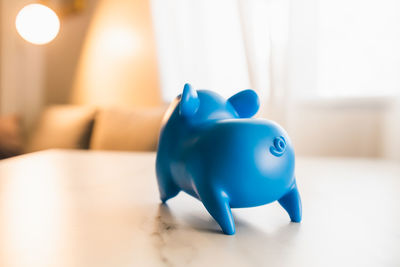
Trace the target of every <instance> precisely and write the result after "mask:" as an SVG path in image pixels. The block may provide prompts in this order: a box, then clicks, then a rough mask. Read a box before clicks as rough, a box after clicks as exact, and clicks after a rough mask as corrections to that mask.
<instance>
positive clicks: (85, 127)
mask: <svg viewBox="0 0 400 267" xmlns="http://www.w3.org/2000/svg"><path fill="white" fill-rule="evenodd" d="M165 110H166V108H164V107H160V108H94V107H85V106H74V105H58V106H51V107H48V108H47V109H45V110H44V111H43V113H42V114H41V116H40V118H39V120H38V122H37V123H36V124H35V126H34V128H33V130H32V131H31V133H30V134H28V135H27V137H26V138H25V139H23V138H21V134H20V131H19V130H18V123H19V122H18V119H17V118H14V117H11V116H10V117H5V118H0V158H6V157H10V156H15V155H18V154H21V153H24V152H25V153H26V152H35V151H40V150H45V149H51V148H62V149H94V150H124V151H155V150H156V148H157V142H158V135H159V132H160V127H161V121H162V117H163V115H164V112H165Z"/></svg>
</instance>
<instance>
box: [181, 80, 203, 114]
mask: <svg viewBox="0 0 400 267" xmlns="http://www.w3.org/2000/svg"><path fill="white" fill-rule="evenodd" d="M199 106H200V100H199V97H198V96H197V92H196V90H194V89H193V87H192V86H191V85H190V84H188V83H187V84H185V87H183V93H182V97H181V103H180V104H179V114H180V115H181V116H184V117H191V116H193V115H194V114H196V112H197V110H198V109H199Z"/></svg>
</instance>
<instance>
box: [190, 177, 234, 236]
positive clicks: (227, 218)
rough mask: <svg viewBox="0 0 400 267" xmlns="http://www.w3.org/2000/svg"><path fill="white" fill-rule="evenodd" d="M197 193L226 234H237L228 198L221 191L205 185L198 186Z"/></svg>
mask: <svg viewBox="0 0 400 267" xmlns="http://www.w3.org/2000/svg"><path fill="white" fill-rule="evenodd" d="M197 192H198V194H199V197H200V200H201V201H202V202H203V205H204V206H205V208H206V209H207V211H208V212H209V213H210V214H211V216H212V217H213V218H214V219H215V220H216V221H217V223H218V224H219V226H220V227H221V229H222V231H223V232H224V234H226V235H233V234H235V222H234V220H233V216H232V212H231V208H230V206H229V198H228V196H227V195H226V194H225V193H224V192H223V191H222V190H221V189H218V188H212V187H211V186H205V185H202V186H198V187H197Z"/></svg>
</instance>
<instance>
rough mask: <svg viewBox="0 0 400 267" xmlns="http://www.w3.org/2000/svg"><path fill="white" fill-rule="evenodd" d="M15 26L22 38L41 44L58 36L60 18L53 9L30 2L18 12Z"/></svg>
mask: <svg viewBox="0 0 400 267" xmlns="http://www.w3.org/2000/svg"><path fill="white" fill-rule="evenodd" d="M15 26H16V27H17V31H18V33H19V34H20V35H21V37H22V38H24V39H25V40H26V41H28V42H30V43H33V44H38V45H40V44H46V43H48V42H50V41H52V40H53V39H54V38H55V37H56V36H57V34H58V31H59V30H60V20H59V19H58V17H57V14H56V13H55V12H54V11H53V10H52V9H50V8H48V7H46V6H44V5H41V4H30V5H27V6H25V7H24V8H23V9H21V11H20V12H19V13H18V15H17V19H16V21H15Z"/></svg>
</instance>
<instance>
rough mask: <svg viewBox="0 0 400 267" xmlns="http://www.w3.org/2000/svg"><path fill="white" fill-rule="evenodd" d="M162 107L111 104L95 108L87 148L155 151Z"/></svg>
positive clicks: (162, 112)
mask: <svg viewBox="0 0 400 267" xmlns="http://www.w3.org/2000/svg"><path fill="white" fill-rule="evenodd" d="M164 111H165V108H131V109H122V108H113V109H105V110H102V111H99V113H98V114H97V116H96V120H95V125H94V129H93V135H92V140H91V142H90V148H91V149H98V150H132V151H155V150H156V148H157V142H158V135H159V132H160V125H161V120H162V116H163V114H164Z"/></svg>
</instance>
